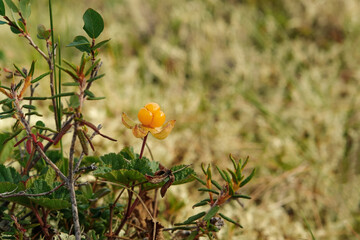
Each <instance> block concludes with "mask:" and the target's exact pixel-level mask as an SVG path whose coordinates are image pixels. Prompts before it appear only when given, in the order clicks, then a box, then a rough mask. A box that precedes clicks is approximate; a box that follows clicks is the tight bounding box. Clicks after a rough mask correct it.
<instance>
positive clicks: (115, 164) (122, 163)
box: [100, 153, 130, 170]
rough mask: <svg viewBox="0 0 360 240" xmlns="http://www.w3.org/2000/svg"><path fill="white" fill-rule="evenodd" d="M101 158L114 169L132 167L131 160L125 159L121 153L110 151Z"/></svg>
mask: <svg viewBox="0 0 360 240" xmlns="http://www.w3.org/2000/svg"><path fill="white" fill-rule="evenodd" d="M100 160H101V161H102V162H103V163H104V164H106V165H109V166H111V168H112V169H113V170H119V169H130V162H129V161H127V160H125V159H124V157H123V155H121V154H115V153H109V154H106V155H104V156H101V157H100Z"/></svg>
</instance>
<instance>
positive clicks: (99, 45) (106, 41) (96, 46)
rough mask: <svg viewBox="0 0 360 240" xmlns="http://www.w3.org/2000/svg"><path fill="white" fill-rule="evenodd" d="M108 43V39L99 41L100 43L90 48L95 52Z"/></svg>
mask: <svg viewBox="0 0 360 240" xmlns="http://www.w3.org/2000/svg"><path fill="white" fill-rule="evenodd" d="M109 41H110V39H108V40H104V41H101V42H99V43H97V44H96V45H95V46H94V47H92V49H93V50H96V49H98V48H101V47H102V46H104V45H105V44H107V43H108V42H109Z"/></svg>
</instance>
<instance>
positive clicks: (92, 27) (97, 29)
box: [83, 8, 104, 38]
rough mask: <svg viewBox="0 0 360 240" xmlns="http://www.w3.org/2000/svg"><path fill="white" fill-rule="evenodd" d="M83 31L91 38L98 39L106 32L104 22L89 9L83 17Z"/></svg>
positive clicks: (97, 14) (96, 13)
mask: <svg viewBox="0 0 360 240" xmlns="http://www.w3.org/2000/svg"><path fill="white" fill-rule="evenodd" d="M83 20H84V27H83V29H84V30H85V32H86V33H87V35H88V36H89V37H91V38H97V37H98V36H99V35H100V33H101V32H102V31H103V30H104V20H103V18H102V17H101V15H100V14H99V13H98V12H96V11H95V10H94V9H92V8H89V9H88V10H86V12H85V13H84V15H83Z"/></svg>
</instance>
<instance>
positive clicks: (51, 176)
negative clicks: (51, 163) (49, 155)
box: [44, 168, 56, 185]
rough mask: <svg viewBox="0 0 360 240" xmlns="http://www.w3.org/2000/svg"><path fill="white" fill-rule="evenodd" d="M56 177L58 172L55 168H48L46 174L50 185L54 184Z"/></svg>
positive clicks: (46, 179)
mask: <svg viewBox="0 0 360 240" xmlns="http://www.w3.org/2000/svg"><path fill="white" fill-rule="evenodd" d="M55 178H56V172H55V170H54V169H53V168H48V170H47V172H46V174H45V178H44V179H45V181H46V182H47V183H48V184H49V185H53V183H54V180H55Z"/></svg>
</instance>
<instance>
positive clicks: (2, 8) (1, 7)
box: [0, 0, 6, 23]
mask: <svg viewBox="0 0 360 240" xmlns="http://www.w3.org/2000/svg"><path fill="white" fill-rule="evenodd" d="M0 15H1V16H5V5H4V2H3V0H0ZM5 23H6V22H5Z"/></svg>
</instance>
